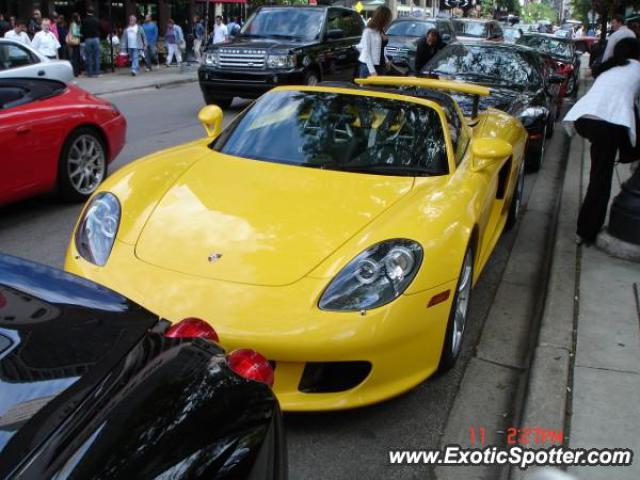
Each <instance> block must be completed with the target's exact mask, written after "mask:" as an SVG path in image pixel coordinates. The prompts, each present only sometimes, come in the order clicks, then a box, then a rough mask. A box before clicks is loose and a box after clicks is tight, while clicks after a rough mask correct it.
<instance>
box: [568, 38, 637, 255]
mask: <svg viewBox="0 0 640 480" xmlns="http://www.w3.org/2000/svg"><path fill="white" fill-rule="evenodd" d="M639 59H640V43H639V42H638V40H637V39H635V38H625V39H623V40H620V41H619V42H618V44H617V45H616V47H615V50H614V54H613V57H612V58H610V59H609V60H607V61H606V62H605V63H603V64H602V70H601V73H600V75H599V76H598V78H597V79H596V81H595V82H594V84H593V86H592V87H591V89H590V90H589V91H588V92H587V94H586V95H585V96H583V97H582V98H581V99H580V100H579V101H578V102H577V103H576V104H575V105H574V107H573V108H572V109H571V110H570V111H569V113H568V114H567V116H566V117H565V121H574V122H575V123H574V125H575V128H576V131H577V132H578V134H579V135H580V136H582V137H584V138H586V139H587V140H589V142H591V172H590V175H589V186H588V187H587V192H586V195H585V197H584V202H583V204H582V207H581V208H580V214H579V215H578V227H577V232H576V233H577V236H576V242H577V243H578V244H581V243H586V244H590V243H593V242H595V240H596V237H597V236H598V233H599V232H600V229H601V228H602V225H603V224H604V221H605V218H606V216H607V207H608V205H609V197H610V196H611V180H612V177H613V167H614V164H615V160H616V156H617V154H618V152H620V157H621V158H622V159H623V160H624V161H629V160H636V159H638V158H640V154H639V153H638V150H640V148H639V147H638V146H636V145H637V143H638V139H637V136H638V135H637V122H638V120H637V117H638V116H637V113H636V109H635V100H636V99H637V98H638V95H640V61H638V60H639Z"/></svg>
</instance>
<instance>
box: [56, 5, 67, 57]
mask: <svg viewBox="0 0 640 480" xmlns="http://www.w3.org/2000/svg"><path fill="white" fill-rule="evenodd" d="M57 24H58V41H59V42H60V49H59V50H58V58H64V59H65V60H66V59H67V58H70V57H68V56H67V52H68V49H67V34H68V33H69V29H68V28H67V22H66V21H65V19H64V15H58V18H57Z"/></svg>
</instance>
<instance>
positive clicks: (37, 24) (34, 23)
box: [27, 8, 42, 40]
mask: <svg viewBox="0 0 640 480" xmlns="http://www.w3.org/2000/svg"><path fill="white" fill-rule="evenodd" d="M41 24H42V14H41V13H40V10H38V9H37V8H36V9H35V10H34V11H33V15H32V16H31V20H29V24H28V25H27V33H28V34H29V37H31V39H32V40H33V37H34V36H35V35H36V33H38V32H39V31H40V30H42V27H41Z"/></svg>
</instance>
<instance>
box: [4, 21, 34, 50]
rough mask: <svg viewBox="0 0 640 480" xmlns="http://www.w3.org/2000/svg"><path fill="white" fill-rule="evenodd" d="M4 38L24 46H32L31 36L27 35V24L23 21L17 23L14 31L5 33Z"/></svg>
mask: <svg viewBox="0 0 640 480" xmlns="http://www.w3.org/2000/svg"><path fill="white" fill-rule="evenodd" d="M4 38H6V39H7V40H13V41H15V42H20V43H22V44H23V45H28V46H31V40H30V39H29V35H27V24H26V23H25V22H23V21H22V20H18V21H16V25H15V27H14V28H13V30H9V31H8V32H7V33H5V34H4Z"/></svg>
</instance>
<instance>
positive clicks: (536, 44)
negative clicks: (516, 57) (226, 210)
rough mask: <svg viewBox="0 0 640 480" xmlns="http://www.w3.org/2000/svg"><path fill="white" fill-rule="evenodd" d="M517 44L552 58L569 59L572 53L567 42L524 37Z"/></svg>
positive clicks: (547, 38)
mask: <svg viewBox="0 0 640 480" xmlns="http://www.w3.org/2000/svg"><path fill="white" fill-rule="evenodd" d="M518 44H520V45H526V46H527V47H531V48H534V49H536V50H538V51H540V52H542V53H547V54H549V55H551V56H552V57H564V58H571V56H572V55H573V51H572V50H571V44H570V43H569V42H563V41H562V40H558V39H555V38H550V37H537V36H526V37H521V38H519V39H518Z"/></svg>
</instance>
